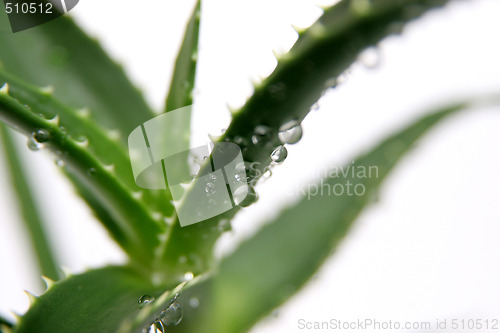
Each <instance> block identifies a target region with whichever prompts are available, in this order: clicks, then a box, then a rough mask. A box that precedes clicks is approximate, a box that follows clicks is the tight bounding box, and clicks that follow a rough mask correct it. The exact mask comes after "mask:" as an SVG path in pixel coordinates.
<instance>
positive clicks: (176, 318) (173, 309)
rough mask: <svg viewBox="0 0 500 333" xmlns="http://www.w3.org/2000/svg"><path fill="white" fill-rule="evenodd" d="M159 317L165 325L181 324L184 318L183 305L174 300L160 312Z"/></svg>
mask: <svg viewBox="0 0 500 333" xmlns="http://www.w3.org/2000/svg"><path fill="white" fill-rule="evenodd" d="M159 319H160V321H161V322H162V323H163V325H164V326H175V325H177V324H179V323H180V322H181V320H182V308H181V305H180V304H179V303H178V302H177V301H175V300H174V302H173V303H172V304H170V306H169V307H168V308H167V309H166V310H163V311H162V312H160V316H159Z"/></svg>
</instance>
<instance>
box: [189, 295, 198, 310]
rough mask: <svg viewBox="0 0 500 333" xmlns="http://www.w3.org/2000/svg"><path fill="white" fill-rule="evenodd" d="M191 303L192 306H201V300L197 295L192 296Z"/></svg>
mask: <svg viewBox="0 0 500 333" xmlns="http://www.w3.org/2000/svg"><path fill="white" fill-rule="evenodd" d="M189 305H190V306H191V307H192V308H197V307H199V306H200V300H199V299H198V298H196V297H191V298H190V299H189Z"/></svg>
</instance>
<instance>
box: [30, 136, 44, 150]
mask: <svg viewBox="0 0 500 333" xmlns="http://www.w3.org/2000/svg"><path fill="white" fill-rule="evenodd" d="M27 145H28V149H29V150H31V151H39V150H40V149H42V148H43V145H42V144H41V143H39V142H37V141H36V140H35V139H33V138H29V139H28V144H27Z"/></svg>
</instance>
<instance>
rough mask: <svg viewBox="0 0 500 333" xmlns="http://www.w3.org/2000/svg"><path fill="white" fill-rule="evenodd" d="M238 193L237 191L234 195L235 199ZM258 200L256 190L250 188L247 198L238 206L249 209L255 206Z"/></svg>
mask: <svg viewBox="0 0 500 333" xmlns="http://www.w3.org/2000/svg"><path fill="white" fill-rule="evenodd" d="M237 190H238V189H236V191H237ZM236 191H235V195H234V196H235V197H236ZM257 199H258V196H257V193H255V190H254V189H253V187H251V186H249V187H248V194H247V196H246V197H245V198H244V199H243V200H242V201H241V202H238V203H237V204H238V206H240V207H248V206H250V205H251V204H253V203H254V202H256V201H257Z"/></svg>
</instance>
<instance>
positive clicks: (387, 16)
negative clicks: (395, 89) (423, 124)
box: [164, 0, 447, 271]
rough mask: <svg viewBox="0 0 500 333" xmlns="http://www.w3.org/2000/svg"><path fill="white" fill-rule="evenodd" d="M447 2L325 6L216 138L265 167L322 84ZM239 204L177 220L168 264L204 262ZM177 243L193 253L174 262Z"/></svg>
mask: <svg viewBox="0 0 500 333" xmlns="http://www.w3.org/2000/svg"><path fill="white" fill-rule="evenodd" d="M445 3H447V0H401V1H393V0H370V1H367V0H342V1H340V2H338V3H337V4H335V5H334V6H332V7H330V8H328V9H326V10H325V12H324V14H323V15H322V16H321V17H320V18H319V19H318V21H317V22H316V23H314V24H313V25H312V26H311V27H310V28H308V29H306V30H304V31H300V32H299V38H298V40H297V42H296V43H295V45H294V46H293V47H292V49H291V50H290V51H289V52H288V53H286V54H284V55H282V56H280V57H278V65H277V67H276V69H275V70H274V72H273V73H272V74H271V75H270V76H269V77H267V78H266V79H265V80H264V81H263V82H261V83H260V84H257V85H255V91H254V93H253V95H252V96H251V97H250V99H249V100H248V101H247V102H246V104H245V105H244V106H243V107H242V108H241V109H239V110H232V112H233V119H232V122H231V124H230V126H229V128H228V129H227V130H226V132H225V134H224V135H223V136H222V138H221V139H220V140H221V141H230V142H235V143H238V144H239V145H240V146H241V148H242V152H243V158H244V160H245V161H247V162H249V163H253V162H257V163H255V164H254V165H255V166H256V167H255V168H256V169H258V171H259V172H260V174H264V170H265V168H266V167H267V166H268V165H269V164H270V163H271V158H270V156H271V153H272V152H273V150H274V149H276V148H277V147H278V146H280V145H281V144H282V143H281V142H280V140H279V138H278V132H279V128H280V127H281V126H282V125H283V124H285V123H287V122H289V121H296V122H298V123H300V122H301V121H302V120H303V119H304V117H305V116H306V115H307V114H308V113H309V111H310V109H311V106H312V105H313V104H314V103H315V102H316V101H317V100H318V99H319V98H320V97H321V95H322V93H323V91H324V90H325V89H328V88H332V87H333V86H335V85H336V83H337V81H336V80H337V78H338V76H339V75H341V74H342V73H343V72H344V71H345V70H347V69H348V68H349V67H350V66H351V64H352V63H353V62H355V61H356V60H357V58H358V55H359V54H360V53H361V52H362V51H363V50H364V49H366V48H368V47H372V46H374V45H376V44H377V43H378V42H379V41H381V40H382V39H383V38H385V37H387V36H389V35H392V34H394V33H398V32H400V29H402V27H403V26H404V24H405V23H407V22H409V21H411V20H413V19H415V18H418V17H419V16H421V15H423V14H424V13H426V12H427V11H429V10H431V9H434V8H436V7H439V6H442V5H444V4H445ZM394 27H397V28H398V29H399V30H396V31H395V29H394ZM257 126H264V127H265V128H266V136H267V138H266V139H265V140H261V141H260V142H259V143H258V144H254V143H253V142H252V136H253V135H254V134H255V128H256V127H257ZM257 178H258V177H257ZM237 212H238V209H233V210H231V211H229V212H227V213H224V214H221V215H219V216H216V217H214V218H212V219H210V220H207V221H204V222H203V223H197V224H194V225H191V226H187V227H184V228H182V227H180V225H179V224H178V223H176V224H175V225H174V228H173V229H172V231H171V236H170V237H171V239H172V241H171V242H169V243H168V244H167V247H166V248H165V254H164V257H165V258H166V260H167V265H169V266H171V267H175V268H176V269H177V268H180V270H193V271H199V270H204V269H207V268H209V267H210V266H211V261H212V260H213V257H212V248H213V245H214V243H215V241H216V240H217V239H218V237H219V236H220V235H221V234H222V232H223V230H224V228H218V226H219V225H220V223H222V222H223V221H224V220H228V219H231V218H232V217H233V216H234V215H235V214H236V213H237ZM182 244H187V245H188V246H189V248H191V252H192V253H194V254H195V255H196V258H197V260H192V261H190V262H186V263H185V265H179V263H178V259H179V258H180V257H182V256H185V255H186V254H185V253H184V252H183V251H184V247H183V246H182Z"/></svg>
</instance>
